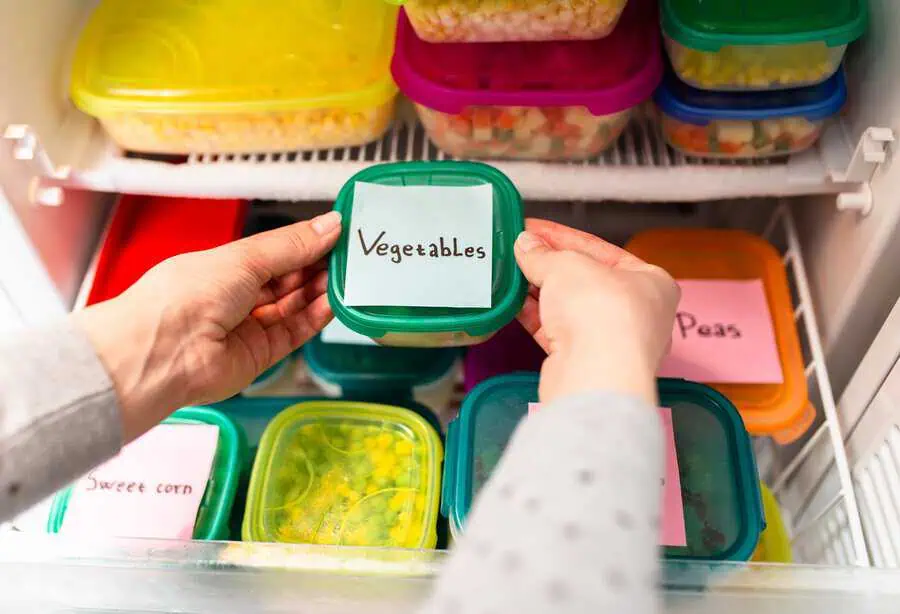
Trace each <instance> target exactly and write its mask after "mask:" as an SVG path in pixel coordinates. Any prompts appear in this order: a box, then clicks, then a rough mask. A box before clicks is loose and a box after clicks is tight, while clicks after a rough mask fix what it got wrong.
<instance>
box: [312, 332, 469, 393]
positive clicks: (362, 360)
mask: <svg viewBox="0 0 900 614" xmlns="http://www.w3.org/2000/svg"><path fill="white" fill-rule="evenodd" d="M458 357H459V351H458V350H456V349H454V348H400V347H385V346H378V345H353V344H347V343H325V342H323V341H322V338H321V337H316V338H315V339H313V340H312V341H310V342H308V343H307V344H306V345H304V346H303V359H304V360H305V361H306V366H307V367H309V370H310V372H311V373H312V374H313V375H315V376H316V377H318V378H320V379H322V380H324V381H326V382H328V383H329V384H334V385H336V386H340V388H341V391H342V392H343V393H348V392H350V393H367V392H372V393H375V394H379V395H380V394H384V393H390V392H394V391H396V392H397V393H398V394H400V395H402V396H408V395H410V394H411V392H412V390H413V388H415V387H417V386H424V385H427V384H431V383H433V382H435V381H437V380H439V379H441V378H442V377H444V376H445V375H447V373H448V372H449V371H451V370H452V369H453V365H454V363H455V362H456V359H457V358H458Z"/></svg>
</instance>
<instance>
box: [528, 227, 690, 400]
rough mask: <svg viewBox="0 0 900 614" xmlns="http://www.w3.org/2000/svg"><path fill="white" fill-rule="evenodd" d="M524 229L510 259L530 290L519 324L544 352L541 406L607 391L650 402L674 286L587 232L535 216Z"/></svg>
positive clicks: (673, 304) (671, 310) (653, 397)
mask: <svg viewBox="0 0 900 614" xmlns="http://www.w3.org/2000/svg"><path fill="white" fill-rule="evenodd" d="M525 228H526V230H525V232H523V233H521V234H520V235H519V237H518V239H517V240H516V245H515V255H516V260H517V261H518V263H519V267H520V268H521V269H522V272H523V273H524V274H525V277H526V278H527V279H528V281H529V282H530V283H531V287H530V288H529V295H528V297H527V298H526V300H525V306H524V307H523V308H522V311H521V313H520V314H519V321H520V322H521V323H522V325H523V326H524V327H525V329H526V330H527V331H528V332H530V333H531V334H532V335H533V336H534V338H535V340H536V341H537V342H538V343H539V344H540V345H541V347H543V348H544V351H546V352H547V354H548V357H547V359H546V360H545V361H544V364H543V367H542V369H541V382H540V397H541V401H542V402H549V401H552V400H553V399H556V398H558V397H561V396H566V395H570V394H577V393H579V392H588V391H595V390H612V391H617V392H622V393H625V394H631V395H635V396H638V397H641V398H643V399H645V400H646V401H647V402H648V403H653V404H655V403H656V379H655V374H656V371H657V369H658V367H659V363H660V361H661V360H662V358H663V356H665V354H666V352H667V351H668V347H669V344H670V342H671V338H672V324H673V322H674V319H675V309H676V307H677V306H678V300H679V298H680V291H679V289H678V285H677V284H676V283H675V281H674V280H673V279H672V278H671V276H670V275H669V274H668V273H667V272H666V271H664V270H663V269H661V268H659V267H656V266H653V265H649V264H647V263H645V262H644V261H642V260H640V259H639V258H637V257H636V256H633V255H632V254H630V253H628V252H627V251H625V250H623V249H621V248H619V247H616V246H614V245H612V244H610V243H607V242H606V241H604V240H602V239H600V238H598V237H595V236H593V235H590V234H587V233H584V232H581V231H578V230H574V229H572V228H568V227H566V226H563V225H561V224H556V223H554V222H549V221H546V220H537V219H529V220H527V222H526V225H525Z"/></svg>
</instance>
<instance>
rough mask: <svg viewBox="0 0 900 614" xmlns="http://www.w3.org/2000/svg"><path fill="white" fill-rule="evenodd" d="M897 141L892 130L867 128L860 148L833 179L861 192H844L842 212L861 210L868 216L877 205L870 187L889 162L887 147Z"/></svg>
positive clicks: (840, 199) (839, 203)
mask: <svg viewBox="0 0 900 614" xmlns="http://www.w3.org/2000/svg"><path fill="white" fill-rule="evenodd" d="M893 142H894V132H893V131H892V130H891V129H890V128H879V127H870V128H867V129H866V130H865V131H864V132H863V133H862V136H861V137H860V139H859V142H857V144H856V149H855V150H854V151H853V154H852V155H851V156H850V159H849V161H847V164H846V166H845V167H844V170H843V171H836V170H832V171H831V172H830V176H831V180H832V181H834V182H835V183H846V184H850V185H856V186H858V189H856V190H854V191H849V192H842V193H841V194H839V195H838V197H837V208H838V210H840V211H858V212H859V213H860V214H862V215H868V214H869V213H871V211H872V206H873V204H874V202H873V201H874V199H873V194H872V188H871V186H870V185H869V184H870V182H871V181H872V177H873V176H874V175H875V171H876V170H877V169H878V167H879V166H880V165H881V164H883V163H884V162H885V161H886V160H887V155H888V152H887V147H888V144H889V143H893Z"/></svg>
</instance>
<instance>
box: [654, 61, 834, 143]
mask: <svg viewBox="0 0 900 614" xmlns="http://www.w3.org/2000/svg"><path fill="white" fill-rule="evenodd" d="M846 100H847V87H846V84H845V82H844V74H843V71H838V72H837V73H835V74H834V75H833V76H832V77H831V78H830V79H828V80H827V81H825V82H824V83H821V84H819V85H815V86H810V87H804V88H798V89H793V90H781V91H777V92H709V91H704V90H698V89H695V88H693V87H691V86H689V85H687V84H685V83H683V82H682V81H680V80H678V78H677V77H675V76H674V75H673V74H669V75H667V77H666V79H665V80H664V81H663V84H662V85H661V86H660V87H659V89H658V90H657V91H656V95H655V101H656V105H657V107H658V108H659V110H660V112H661V114H662V129H663V134H664V135H665V138H666V141H667V142H668V143H669V145H671V146H672V147H673V148H675V149H677V150H679V151H681V152H683V153H685V154H687V155H691V156H699V157H704V158H730V159H748V158H766V157H771V156H784V155H788V154H792V153H797V152H799V151H803V150H804V149H808V148H809V147H812V145H813V144H815V142H816V141H817V140H818V139H819V136H820V135H821V133H822V128H823V126H824V125H825V122H826V121H827V120H828V119H829V118H831V117H832V116H834V115H837V114H838V113H839V112H840V110H841V107H843V105H844V102H845V101H846Z"/></svg>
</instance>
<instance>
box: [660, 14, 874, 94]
mask: <svg viewBox="0 0 900 614" xmlns="http://www.w3.org/2000/svg"><path fill="white" fill-rule="evenodd" d="M660 4H661V10H662V27H663V33H664V34H665V40H666V49H667V50H668V52H669V57H670V58H671V60H672V64H673V66H674V68H675V71H676V72H677V73H678V76H679V77H680V78H681V79H682V80H683V81H685V82H687V83H689V84H690V85H693V86H694V87H699V88H702V89H709V90H741V91H744V90H769V89H784V88H792V87H801V86H806V85H815V84H817V83H821V82H822V81H824V80H826V79H827V78H828V77H830V76H831V75H833V74H834V72H835V71H836V70H837V69H838V67H839V66H840V64H841V60H842V58H843V57H844V52H845V51H846V49H847V45H848V44H849V43H850V42H852V41H854V40H856V39H857V38H859V37H860V36H861V35H862V34H863V32H864V31H865V29H866V25H867V23H868V5H867V0H791V1H790V2H785V1H784V0H705V1H704V2H698V1H697V0H662V2H661V3H660Z"/></svg>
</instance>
